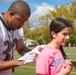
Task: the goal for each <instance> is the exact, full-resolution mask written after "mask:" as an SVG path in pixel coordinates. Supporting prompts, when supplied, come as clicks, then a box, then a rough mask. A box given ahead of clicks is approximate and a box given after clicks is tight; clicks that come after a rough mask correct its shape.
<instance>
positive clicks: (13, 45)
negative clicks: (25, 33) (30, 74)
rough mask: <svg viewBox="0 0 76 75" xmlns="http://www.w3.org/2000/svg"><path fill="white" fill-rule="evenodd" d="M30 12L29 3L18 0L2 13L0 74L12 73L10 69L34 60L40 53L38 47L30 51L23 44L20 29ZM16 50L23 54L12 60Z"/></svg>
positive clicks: (0, 23)
mask: <svg viewBox="0 0 76 75" xmlns="http://www.w3.org/2000/svg"><path fill="white" fill-rule="evenodd" d="M30 14H31V13H30V8H29V5H28V4H27V3H26V2H25V1H16V2H14V3H13V4H12V5H11V6H10V8H9V9H8V11H7V12H6V13H0V75H10V70H9V69H12V68H14V67H17V66H21V65H24V64H26V63H29V62H32V61H33V59H34V57H35V56H36V54H38V50H37V49H38V47H37V48H35V49H36V51H35V49H34V50H32V51H30V49H28V48H27V47H26V46H25V45H24V44H23V41H22V37H21V36H20V34H19V31H18V29H19V28H21V27H22V26H23V25H24V22H25V21H27V20H28V18H29V17H30ZM14 50H17V52H18V53H19V54H20V55H22V57H21V58H19V59H18V60H12V59H13V54H14ZM29 51H30V52H29ZM26 52H28V53H26ZM25 53H26V54H25ZM35 53H36V54H35Z"/></svg>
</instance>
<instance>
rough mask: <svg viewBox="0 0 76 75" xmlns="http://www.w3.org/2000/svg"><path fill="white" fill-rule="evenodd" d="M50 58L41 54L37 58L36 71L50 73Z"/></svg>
mask: <svg viewBox="0 0 76 75" xmlns="http://www.w3.org/2000/svg"><path fill="white" fill-rule="evenodd" d="M45 56H46V55H45ZM49 60H50V61H51V62H50V61H49ZM49 60H48V59H47V58H46V57H44V56H42V55H39V56H38V58H37V60H36V73H38V74H43V75H49V67H50V64H51V63H52V58H51V57H50V59H49Z"/></svg>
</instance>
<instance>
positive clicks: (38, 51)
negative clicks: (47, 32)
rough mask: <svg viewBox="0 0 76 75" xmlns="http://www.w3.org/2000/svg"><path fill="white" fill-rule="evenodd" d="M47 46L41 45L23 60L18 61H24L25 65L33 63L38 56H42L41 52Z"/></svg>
mask: <svg viewBox="0 0 76 75" xmlns="http://www.w3.org/2000/svg"><path fill="white" fill-rule="evenodd" d="M45 46H46V45H40V46H37V47H35V48H34V49H33V50H31V51H30V52H27V53H25V54H24V55H23V56H22V57H21V58H19V59H18V60H21V61H22V60H24V64H27V63H30V62H33V61H34V60H35V59H36V55H37V54H40V52H41V51H42V50H43V48H44V47H45Z"/></svg>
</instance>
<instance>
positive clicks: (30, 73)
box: [11, 47, 76, 75]
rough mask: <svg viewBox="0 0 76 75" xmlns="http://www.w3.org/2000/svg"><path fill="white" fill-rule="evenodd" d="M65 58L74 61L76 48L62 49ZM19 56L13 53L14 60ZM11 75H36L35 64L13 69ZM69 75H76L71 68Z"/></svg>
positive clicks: (74, 70)
mask: <svg viewBox="0 0 76 75" xmlns="http://www.w3.org/2000/svg"><path fill="white" fill-rule="evenodd" d="M64 50H65V52H66V54H67V56H68V57H69V58H70V59H72V60H76V48H75V47H71V48H68V47H66V48H64ZM19 57H20V56H19V55H18V53H17V52H15V55H14V59H18V58H19ZM11 74H12V75H36V74H35V62H33V63H30V64H28V65H25V66H22V67H17V68H15V71H14V72H12V71H11ZM70 75H76V69H75V68H73V70H72V72H71V74H70Z"/></svg>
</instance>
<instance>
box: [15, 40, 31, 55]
mask: <svg viewBox="0 0 76 75" xmlns="http://www.w3.org/2000/svg"><path fill="white" fill-rule="evenodd" d="M16 50H17V52H18V53H19V54H20V55H24V54H25V53H27V52H29V51H30V49H29V48H28V47H26V46H25V45H24V43H23V40H22V39H20V40H19V41H18V44H17V47H16Z"/></svg>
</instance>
